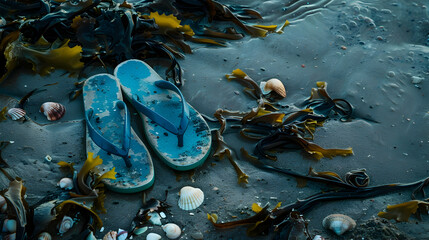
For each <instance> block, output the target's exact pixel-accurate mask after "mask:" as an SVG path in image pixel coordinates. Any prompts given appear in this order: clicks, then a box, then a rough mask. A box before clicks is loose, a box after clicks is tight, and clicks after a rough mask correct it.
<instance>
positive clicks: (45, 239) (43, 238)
mask: <svg viewBox="0 0 429 240" xmlns="http://www.w3.org/2000/svg"><path fill="white" fill-rule="evenodd" d="M51 239H52V236H51V234H49V233H47V232H42V233H41V234H39V236H38V237H37V240H51Z"/></svg>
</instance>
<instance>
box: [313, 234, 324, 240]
mask: <svg viewBox="0 0 429 240" xmlns="http://www.w3.org/2000/svg"><path fill="white" fill-rule="evenodd" d="M313 240H325V239H324V238H323V237H322V236H320V235H316V236H314V238H313Z"/></svg>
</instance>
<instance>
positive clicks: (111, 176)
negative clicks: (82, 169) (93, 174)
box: [94, 168, 116, 187]
mask: <svg viewBox="0 0 429 240" xmlns="http://www.w3.org/2000/svg"><path fill="white" fill-rule="evenodd" d="M115 175H116V172H115V168H112V169H111V170H110V171H108V172H105V173H104V174H103V175H101V176H100V177H97V179H95V183H94V187H97V186H98V184H99V183H100V182H101V180H103V179H113V180H114V179H116V177H115Z"/></svg>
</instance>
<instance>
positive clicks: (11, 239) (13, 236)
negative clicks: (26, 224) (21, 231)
mask: <svg viewBox="0 0 429 240" xmlns="http://www.w3.org/2000/svg"><path fill="white" fill-rule="evenodd" d="M15 239H16V233H11V234H8V235H6V236H3V240H15Z"/></svg>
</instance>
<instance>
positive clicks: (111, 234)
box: [103, 231, 118, 240]
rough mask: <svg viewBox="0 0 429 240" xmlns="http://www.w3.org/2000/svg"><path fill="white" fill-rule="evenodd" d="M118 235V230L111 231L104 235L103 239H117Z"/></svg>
mask: <svg viewBox="0 0 429 240" xmlns="http://www.w3.org/2000/svg"><path fill="white" fill-rule="evenodd" d="M116 236H118V233H117V232H116V231H110V232H108V233H107V234H106V235H104V237H103V240H116Z"/></svg>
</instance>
